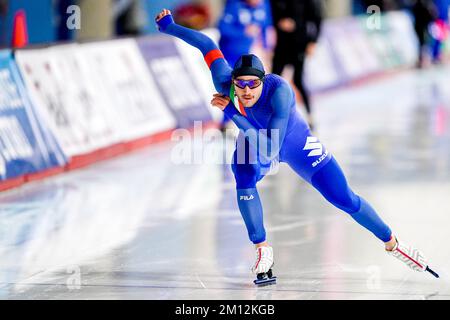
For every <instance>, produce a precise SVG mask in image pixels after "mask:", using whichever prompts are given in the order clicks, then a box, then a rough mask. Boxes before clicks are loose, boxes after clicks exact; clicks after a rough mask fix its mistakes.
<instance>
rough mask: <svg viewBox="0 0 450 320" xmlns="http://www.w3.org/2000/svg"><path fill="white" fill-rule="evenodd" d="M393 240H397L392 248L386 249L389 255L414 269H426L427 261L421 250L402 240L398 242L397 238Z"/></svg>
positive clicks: (421, 270) (420, 270)
mask: <svg viewBox="0 0 450 320" xmlns="http://www.w3.org/2000/svg"><path fill="white" fill-rule="evenodd" d="M395 240H397V244H396V245H395V247H394V249H392V250H391V251H388V250H386V252H387V253H388V254H389V255H391V256H394V257H396V258H397V259H399V260H400V261H401V262H403V263H404V264H406V265H407V266H408V267H410V268H411V269H413V270H415V271H418V272H423V271H425V270H427V266H428V263H427V261H426V258H425V256H424V255H423V253H422V252H420V251H419V250H418V249H415V248H413V247H411V246H409V245H407V244H405V243H403V242H399V241H398V239H397V238H396V239H395Z"/></svg>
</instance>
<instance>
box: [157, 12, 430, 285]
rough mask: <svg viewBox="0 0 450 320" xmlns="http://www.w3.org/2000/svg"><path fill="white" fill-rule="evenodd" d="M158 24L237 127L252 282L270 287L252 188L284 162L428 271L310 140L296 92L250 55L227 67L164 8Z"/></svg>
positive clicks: (393, 250)
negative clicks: (183, 45) (199, 67)
mask: <svg viewBox="0 0 450 320" xmlns="http://www.w3.org/2000/svg"><path fill="white" fill-rule="evenodd" d="M156 22H157V24H158V27H159V30H160V31H161V32H164V33H167V34H170V35H173V36H175V37H178V38H180V39H182V40H184V41H185V42H187V43H188V44H190V45H192V46H194V47H196V48H197V49H199V50H200V51H201V53H202V54H203V56H204V59H205V61H206V63H207V64H208V66H209V68H210V70H211V74H212V78H213V82H214V86H215V88H216V90H217V91H218V93H217V94H215V95H214V96H213V99H212V101H211V104H212V105H213V106H215V107H218V108H220V109H221V110H222V111H223V112H224V113H225V114H226V115H227V116H228V117H229V118H230V119H232V120H233V122H234V123H235V124H236V125H237V126H238V128H239V129H240V134H239V137H238V139H237V143H236V150H235V152H234V155H233V162H232V171H233V173H234V176H235V179H236V190H237V202H238V206H239V210H240V212H241V215H242V218H243V219H244V222H245V225H246V228H247V231H248V235H249V238H250V240H251V241H252V242H253V244H254V245H255V247H256V262H255V264H254V265H253V267H252V270H253V272H254V273H255V274H256V275H257V279H256V280H255V283H256V284H267V283H274V282H275V279H276V278H275V277H273V275H272V268H273V265H274V255H273V249H272V247H271V246H270V245H269V243H268V242H267V240H266V232H265V229H264V223H263V209H262V205H261V200H260V198H259V194H258V190H257V188H256V184H257V182H258V181H260V180H261V179H262V178H263V177H264V176H265V175H266V174H267V173H268V172H269V171H270V168H271V166H273V165H274V164H276V163H278V162H285V163H287V164H288V165H289V166H290V167H291V168H292V169H293V170H294V171H295V172H296V173H297V174H298V175H299V176H300V177H302V178H303V179H304V180H305V181H307V182H308V183H310V184H311V185H312V186H313V187H314V188H315V189H317V190H318V191H319V192H320V193H321V194H322V195H323V197H324V198H325V199H326V200H328V201H329V202H330V203H332V204H333V205H334V206H336V207H337V208H339V209H341V210H343V211H345V212H347V213H348V214H349V215H350V216H351V217H352V218H353V219H354V220H355V221H356V222H357V223H359V224H360V225H361V226H363V227H364V228H366V229H367V230H369V231H370V232H372V233H373V234H374V235H375V236H376V237H377V238H378V239H380V240H381V241H383V242H384V244H385V250H386V252H388V253H389V254H390V255H392V256H394V257H396V258H398V259H399V260H400V261H402V262H404V263H405V264H406V265H407V266H409V267H410V268H412V269H413V270H416V271H429V272H431V273H432V274H433V275H435V276H436V277H438V275H437V274H436V273H434V272H433V271H432V270H431V269H430V268H428V266H427V261H426V259H425V258H424V255H423V254H422V253H421V252H420V251H419V250H417V249H415V248H412V247H410V246H408V245H406V244H404V243H403V242H399V241H398V239H397V238H396V237H395V236H394V235H393V233H392V231H391V229H390V228H389V227H388V226H387V225H386V224H385V223H384V222H383V220H382V219H381V218H380V217H379V216H378V214H377V213H376V211H375V210H374V209H373V208H372V206H371V205H370V204H369V203H368V202H367V201H366V200H365V199H363V198H362V197H361V196H359V195H357V194H355V193H354V192H353V191H352V189H351V188H350V187H349V186H348V184H347V180H346V178H345V176H344V174H343V172H342V170H341V168H340V166H339V165H338V163H337V162H336V160H335V159H334V157H333V156H332V155H331V153H330V152H329V151H328V150H327V149H326V148H325V146H324V145H323V144H322V143H321V142H320V141H319V139H318V138H317V137H315V136H314V135H313V134H312V133H311V131H310V128H309V127H308V124H307V123H306V122H305V120H304V119H303V118H302V117H301V115H300V113H299V112H298V111H297V109H296V107H295V95H294V91H293V89H292V88H291V87H290V86H289V84H288V83H287V82H286V81H285V80H284V79H282V78H281V77H279V76H277V75H274V74H266V73H265V70H264V67H263V64H262V63H261V61H260V60H259V59H258V58H257V57H256V56H255V55H250V54H249V55H243V56H241V57H240V58H239V59H238V61H237V62H236V64H235V66H234V68H233V69H232V68H231V67H230V66H229V65H228V63H227V62H226V61H225V59H224V58H223V55H222V53H221V52H220V50H219V49H218V48H217V46H216V45H215V43H214V42H213V41H212V40H211V39H210V38H208V37H207V36H205V35H203V34H202V33H200V32H197V31H194V30H191V29H188V28H185V27H182V26H179V25H177V24H176V23H175V22H174V21H173V18H172V16H171V13H170V11H169V10H166V9H164V10H163V11H162V12H161V13H160V14H159V15H158V16H157V17H156Z"/></svg>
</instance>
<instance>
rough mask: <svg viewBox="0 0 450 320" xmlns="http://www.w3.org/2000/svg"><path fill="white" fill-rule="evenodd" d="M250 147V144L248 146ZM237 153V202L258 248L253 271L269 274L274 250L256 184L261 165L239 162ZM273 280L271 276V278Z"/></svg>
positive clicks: (235, 160) (233, 166)
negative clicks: (265, 227) (264, 220)
mask: <svg viewBox="0 0 450 320" xmlns="http://www.w3.org/2000/svg"><path fill="white" fill-rule="evenodd" d="M247 147H248V144H247ZM237 151H238V149H237V150H236V151H235V153H234V156H233V164H232V166H231V168H232V170H233V173H234V176H235V178H236V191H237V202H238V206H239V211H240V212H241V215H242V218H243V220H244V222H245V226H246V228H247V232H248V236H249V239H250V241H251V242H252V243H253V244H254V245H255V247H256V260H255V263H254V265H253V266H252V271H253V272H254V273H255V274H257V275H263V274H266V273H268V272H269V271H270V270H271V268H272V267H273V260H274V259H273V249H272V247H270V245H269V243H268V242H267V240H266V231H265V229H264V222H263V209H262V204H261V199H260V198H259V194H258V190H257V188H256V183H257V182H258V181H259V180H261V179H262V178H263V175H262V174H261V165H260V164H259V163H249V162H250V161H244V163H242V161H241V162H240V161H238V160H239V159H238V156H237ZM269 278H271V275H270V276H269Z"/></svg>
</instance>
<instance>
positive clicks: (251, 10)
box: [219, 0, 272, 67]
mask: <svg viewBox="0 0 450 320" xmlns="http://www.w3.org/2000/svg"><path fill="white" fill-rule="evenodd" d="M271 26H272V16H271V12H270V5H269V3H268V0H228V1H227V2H226V5H225V10H224V13H223V15H222V17H221V19H220V21H219V31H220V40H219V47H220V50H221V51H222V52H223V54H224V56H225V59H226V60H227V61H228V63H229V64H230V65H231V66H232V67H233V66H234V63H235V62H236V60H237V59H238V58H239V57H240V56H241V55H243V54H247V53H249V52H250V49H251V47H252V46H253V45H254V43H255V42H256V41H258V40H261V41H262V44H263V47H264V48H268V40H267V30H268V28H269V27H271Z"/></svg>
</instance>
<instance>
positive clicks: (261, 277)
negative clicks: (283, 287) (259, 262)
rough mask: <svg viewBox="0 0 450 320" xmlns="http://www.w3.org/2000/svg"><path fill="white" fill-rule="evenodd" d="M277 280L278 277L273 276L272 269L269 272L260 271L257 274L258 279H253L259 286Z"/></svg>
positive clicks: (273, 282)
mask: <svg viewBox="0 0 450 320" xmlns="http://www.w3.org/2000/svg"><path fill="white" fill-rule="evenodd" d="M276 282H277V277H274V276H273V273H272V269H269V271H267V272H263V273H258V274H257V275H256V280H254V281H253V283H254V284H256V285H257V286H258V287H262V286H267V285H271V284H275V283H276Z"/></svg>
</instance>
